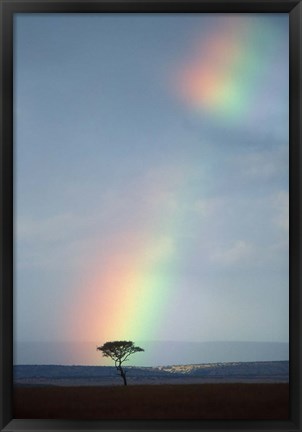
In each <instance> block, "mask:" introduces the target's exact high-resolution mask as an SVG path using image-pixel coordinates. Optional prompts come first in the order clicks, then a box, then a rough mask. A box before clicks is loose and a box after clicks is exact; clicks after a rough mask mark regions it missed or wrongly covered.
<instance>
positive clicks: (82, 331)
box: [69, 166, 192, 363]
mask: <svg viewBox="0 0 302 432" xmlns="http://www.w3.org/2000/svg"><path fill="white" fill-rule="evenodd" d="M172 171H173V172H172V173H171V175H170V176H168V177H170V180H169V178H168V179H167V175H166V174H163V177H164V178H161V179H160V182H161V183H162V185H163V187H162V189H161V191H160V192H159V191H158V190H157V188H156V186H155V185H154V184H153V180H154V179H152V178H151V179H150V180H149V184H147V185H145V186H144V187H143V189H144V193H143V196H146V197H154V198H151V202H152V199H154V202H153V203H152V204H151V207H152V212H151V214H150V215H149V217H148V220H146V221H144V222H143V223H142V224H141V226H138V227H137V229H136V230H135V231H134V230H133V227H132V228H131V229H128V227H127V226H126V225H125V227H123V228H122V231H119V232H118V233H116V234H114V233H113V235H112V238H111V241H110V248H109V249H108V252H107V253H106V254H100V256H99V257H98V252H97V250H96V251H95V253H94V254H93V258H92V261H91V265H90V268H89V269H88V270H87V271H86V275H85V276H83V278H81V280H80V281H78V282H77V288H76V289H75V291H76V293H77V294H76V295H75V298H74V299H73V301H72V304H71V309H70V310H71V311H72V312H71V313H72V315H70V319H69V325H70V328H69V333H70V334H71V335H76V337H77V341H86V340H89V341H95V344H96V345H99V344H102V343H104V342H106V341H110V340H133V341H140V340H154V339H158V338H159V335H160V334H161V332H162V329H163V326H165V319H168V318H167V316H168V310H169V307H172V308H173V301H172V299H173V297H175V283H177V269H176V268H175V264H174V258H175V254H178V253H179V251H178V250H177V240H176V238H177V235H178V233H180V232H181V231H183V224H184V223H185V213H186V211H187V209H186V206H184V205H183V198H184V193H185V192H186V190H187V189H188V186H186V184H187V182H188V181H189V180H190V178H191V176H192V173H190V170H189V167H183V166H180V167H179V169H176V170H175V169H174V170H172ZM149 205H150V204H149ZM176 209H177V215H176V214H175V212H176ZM104 247H105V246H104V245H103V244H102V243H100V244H99V246H98V249H99V251H104ZM96 359H97V361H98V362H99V361H101V357H100V355H99V353H98V354H97V357H96V355H95V353H92V361H91V362H92V363H93V361H96ZM102 361H103V362H104V363H106V361H104V360H103V359H102Z"/></svg>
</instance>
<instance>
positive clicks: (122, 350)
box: [97, 341, 144, 386]
mask: <svg viewBox="0 0 302 432" xmlns="http://www.w3.org/2000/svg"><path fill="white" fill-rule="evenodd" d="M97 350H99V351H102V353H103V357H110V358H111V359H112V360H113V361H114V363H115V367H116V369H117V370H118V371H119V373H120V374H121V377H122V378H123V380H124V385H125V386H126V385H127V379H126V371H125V370H124V369H123V367H122V364H123V363H124V362H125V361H127V360H128V357H129V356H130V355H131V354H134V353H136V352H141V351H144V350H143V349H142V348H140V347H137V346H135V345H134V343H133V342H131V341H114V342H106V343H105V344H104V345H102V346H100V347H97Z"/></svg>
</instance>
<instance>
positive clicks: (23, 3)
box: [0, 0, 302, 432]
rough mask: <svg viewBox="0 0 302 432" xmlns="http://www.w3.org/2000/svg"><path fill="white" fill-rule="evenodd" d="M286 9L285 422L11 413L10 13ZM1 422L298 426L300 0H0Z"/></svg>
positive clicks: (13, 427)
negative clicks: (287, 339)
mask: <svg viewBox="0 0 302 432" xmlns="http://www.w3.org/2000/svg"><path fill="white" fill-rule="evenodd" d="M49 12H51V13H85V12H86V13H87V12H89V13H91V12H120V13H127V12H144V13H148V12H152V13H157V12H158V13H160V12H174V13H186V12H214V13H215V12H221V13H227V12H232V13H234V12H241V13H243V12H244V13H257V12H261V13H288V14H289V22H290V31H289V38H290V59H289V60H290V82H289V89H290V175H289V187H290V207H289V210H290V219H289V220H290V231H289V240H290V256H289V258H290V272H289V281H290V381H289V382H290V418H289V420H288V421H239V420H238V421H235V420H234V421H233V420H232V421H203V420H200V421H199V420H198V421H185V420H181V421H179V420H177V421H176V420H171V421H158V420H154V421H74V420H72V419H71V420H37V419H32V420H22V419H14V418H13V411H12V396H13V216H14V206H13V204H14V197H13V174H14V171H13V134H14V130H13V19H14V14H15V13H49ZM0 13H1V15H0V29H1V37H0V40H1V64H0V67H1V87H0V89H1V90H0V91H1V94H0V101H1V108H0V119H1V146H0V151H1V153H0V161H1V162H0V163H1V181H0V198H1V204H0V221H1V222H0V223H1V234H0V242H1V249H0V250H1V252H0V275H1V279H0V283H1V286H0V299H1V301H0V305H1V306H0V307H1V321H0V401H1V402H0V426H1V430H2V431H7V432H8V431H31V430H32V431H34V430H35V431H37V430H41V431H46V430H47V431H51V430H54V431H59V430H62V431H63V430H70V431H71V430H82V431H84V430H85V431H88V430H150V431H166V430H170V431H171V430H179V429H183V430H191V429H192V430H202V431H213V430H216V431H220V432H222V431H224V430H228V431H231V430H234V431H235V430H250V431H252V430H255V431H256V430H257V431H264V430H265V431H269V430H270V431H275V432H277V431H281V430H282V431H301V430H302V426H301V413H302V397H301V389H302V380H301V360H302V356H301V346H302V345H301V335H302V332H301V330H302V312H301V306H302V305H301V276H302V273H301V265H300V262H301V258H300V257H301V253H300V250H301V240H302V236H301V229H300V220H301V192H302V188H301V179H302V175H301V172H302V158H301V155H302V152H301V151H300V148H301V115H302V110H301V100H302V93H301V88H302V85H301V82H302V75H301V69H302V62H301V59H302V56H301V38H302V31H301V30H302V29H301V26H302V5H301V0H248V1H240V0H232V1H229V2H228V1H226V0H189V1H185V0H131V1H129V0H110V1H108V0H31V1H30V0H0Z"/></svg>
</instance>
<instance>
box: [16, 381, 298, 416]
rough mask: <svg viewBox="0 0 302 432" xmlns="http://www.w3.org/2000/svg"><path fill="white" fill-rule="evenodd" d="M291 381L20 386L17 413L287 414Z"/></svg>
mask: <svg viewBox="0 0 302 432" xmlns="http://www.w3.org/2000/svg"><path fill="white" fill-rule="evenodd" d="M288 401H289V389H288V384H259V383H257V384H243V383H242V384H241V383H240V384H238V383H237V384H229V383H228V384H193V385H191V384H183V385H177V384H176V385H136V386H134V385H133V386H127V387H124V386H120V387H119V386H114V387H16V388H15V390H14V418H18V419H26V418H27V419H28V418H34V419H70V420H71V419H75V420H103V419H134V420H136V419H149V420H151V419H209V420H215V419H246V420H263V419H267V420H281V419H282V420H286V419H288Z"/></svg>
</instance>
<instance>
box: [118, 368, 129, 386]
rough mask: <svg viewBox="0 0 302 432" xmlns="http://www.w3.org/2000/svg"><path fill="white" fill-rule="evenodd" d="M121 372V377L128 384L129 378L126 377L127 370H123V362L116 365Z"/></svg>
mask: <svg viewBox="0 0 302 432" xmlns="http://www.w3.org/2000/svg"><path fill="white" fill-rule="evenodd" d="M116 368H117V370H118V371H119V373H120V374H121V377H122V378H123V381H124V385H125V386H126V385H127V379H126V372H125V371H124V370H123V368H122V365H121V363H120V364H119V365H118V366H117V367H116Z"/></svg>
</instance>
